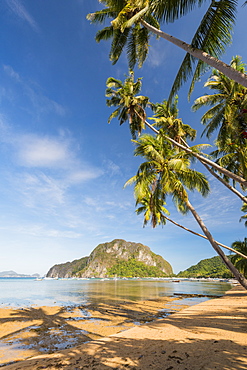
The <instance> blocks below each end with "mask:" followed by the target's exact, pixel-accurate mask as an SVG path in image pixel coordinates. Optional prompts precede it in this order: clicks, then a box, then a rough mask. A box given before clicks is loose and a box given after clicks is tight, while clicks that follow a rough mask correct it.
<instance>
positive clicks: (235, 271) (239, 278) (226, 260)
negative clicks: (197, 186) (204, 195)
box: [186, 200, 247, 290]
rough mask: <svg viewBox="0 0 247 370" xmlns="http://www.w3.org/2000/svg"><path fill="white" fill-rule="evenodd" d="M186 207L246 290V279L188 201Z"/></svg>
mask: <svg viewBox="0 0 247 370" xmlns="http://www.w3.org/2000/svg"><path fill="white" fill-rule="evenodd" d="M186 206H187V207H188V209H189V210H190V212H191V213H192V215H193V216H194V218H195V220H196V221H197V223H198V225H199V226H200V228H201V229H202V231H203V233H204V235H205V236H206V238H207V239H208V241H209V242H210V244H211V245H212V247H213V248H214V250H215V251H216V252H217V254H218V255H219V256H220V257H221V259H222V261H223V262H224V264H225V265H226V266H227V267H228V269H229V270H230V271H231V273H232V274H233V275H234V276H235V278H236V279H237V280H238V282H239V283H240V284H241V285H242V286H243V287H244V288H245V289H246V290H247V279H245V277H244V276H243V275H242V274H241V273H240V272H239V271H238V270H237V269H236V267H235V266H234V265H233V264H232V262H231V261H230V260H229V258H227V256H226V255H225V254H224V252H223V251H222V250H221V248H220V247H219V245H218V244H217V242H216V241H215V240H214V238H213V237H212V235H211V233H210V232H209V230H208V229H207V227H206V225H205V224H204V222H203V221H202V219H201V218H200V216H199V215H198V213H197V212H196V210H195V208H194V207H193V206H192V204H191V203H190V202H189V200H186Z"/></svg>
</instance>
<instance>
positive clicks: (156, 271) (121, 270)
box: [46, 239, 173, 278]
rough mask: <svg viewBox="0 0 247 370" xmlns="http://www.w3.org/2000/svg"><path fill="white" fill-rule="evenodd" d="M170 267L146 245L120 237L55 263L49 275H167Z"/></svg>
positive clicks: (51, 276)
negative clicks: (60, 262) (77, 257)
mask: <svg viewBox="0 0 247 370" xmlns="http://www.w3.org/2000/svg"><path fill="white" fill-rule="evenodd" d="M171 275H173V270H172V266H171V265H170V263H169V262H167V261H166V260H165V259H164V258H163V257H161V256H159V255H158V254H155V253H153V252H152V251H151V250H150V248H149V247H147V246H145V245H143V244H141V243H134V242H127V241H125V240H123V239H115V240H113V241H111V242H108V243H103V244H99V245H98V246H97V247H96V248H95V249H94V250H93V251H92V253H91V254H90V256H89V257H83V258H81V259H78V260H74V261H72V262H66V263H62V264H57V265H54V266H53V267H51V268H50V270H49V271H48V273H47V274H46V277H50V278H71V277H83V278H92V277H97V278H106V277H114V276H118V277H166V276H171Z"/></svg>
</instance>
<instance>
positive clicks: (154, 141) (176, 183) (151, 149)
mask: <svg viewBox="0 0 247 370" xmlns="http://www.w3.org/2000/svg"><path fill="white" fill-rule="evenodd" d="M135 144H136V149H135V155H136V156H141V157H143V158H145V160H146V161H145V162H143V163H142V164H141V165H140V167H139V169H138V171H137V174H136V176H134V177H132V178H131V179H130V180H129V181H128V182H127V184H131V183H134V184H135V188H134V193H135V197H136V203H137V204H142V205H143V200H145V201H148V204H149V212H153V213H154V214H157V215H159V214H160V213H161V211H162V210H164V208H163V207H164V205H165V199H166V197H167V196H171V197H172V200H173V202H174V203H175V205H176V207H177V208H178V210H179V211H180V212H182V213H187V212H188V211H190V212H191V213H192V215H193V216H194V218H195V220H196V221H197V223H198V224H199V226H200V228H201V229H202V231H203V233H204V235H205V236H206V238H207V239H208V240H209V242H210V243H211V245H212V247H213V248H214V250H215V251H216V252H217V253H218V254H219V255H220V257H221V259H222V261H223V262H224V263H225V265H226V266H227V267H228V268H229V270H230V271H231V272H232V273H233V275H234V276H235V277H236V279H237V280H238V281H239V282H240V284H242V286H243V287H245V289H247V280H246V279H245V278H244V277H243V276H242V275H241V274H240V273H239V271H238V270H237V269H236V268H235V266H234V265H233V264H232V263H231V261H230V260H229V259H228V258H227V257H226V256H225V254H224V253H223V251H222V250H221V248H220V247H219V246H218V244H217V242H216V241H215V240H214V239H213V237H212V235H211V234H210V232H209V230H208V229H207V227H206V226H205V224H204V222H203V221H202V219H201V218H200V216H199V215H198V213H197V212H196V210H195V209H194V207H193V206H192V204H191V203H190V201H189V196H188V190H189V191H193V190H197V191H199V192H200V193H201V194H202V195H203V196H206V195H207V194H208V192H209V186H208V182H207V180H206V178H205V176H204V175H203V174H201V173H199V172H197V171H195V170H192V169H191V168H190V161H189V159H188V158H187V157H186V156H183V153H181V152H178V151H177V150H176V149H175V148H172V147H171V144H170V143H169V142H167V141H166V140H164V138H163V137H162V135H157V136H156V137H154V136H151V135H147V134H146V135H142V136H141V137H140V138H139V139H138V140H137V141H135ZM144 206H145V207H146V209H148V208H147V206H146V205H145V204H144ZM139 211H141V210H140V209H139V210H138V212H139ZM148 217H149V215H148V214H146V219H148ZM157 222H162V221H159V218H157V216H156V220H154V225H155V224H157Z"/></svg>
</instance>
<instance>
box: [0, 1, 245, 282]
mask: <svg viewBox="0 0 247 370" xmlns="http://www.w3.org/2000/svg"><path fill="white" fill-rule="evenodd" d="M95 9H99V4H98V1H96V0H90V1H88V0H72V1H67V0H49V1H48V0H42V1H38V0H22V1H21V0H2V1H1V3H0V17H1V34H0V45H1V50H2V52H1V53H0V79H1V84H0V108H1V109H0V156H1V161H0V189H1V192H0V209H1V212H0V252H1V259H0V271H4V270H15V271H16V272H19V273H29V274H33V273H36V272H38V273H39V274H41V275H43V274H45V273H46V272H47V271H48V269H49V268H50V267H51V266H52V265H54V264H55V263H62V262H66V261H72V260H73V259H77V258H81V257H83V256H86V255H89V254H90V252H91V251H92V250H93V249H94V248H95V247H96V246H97V245H98V244H99V243H103V242H107V241H111V240H113V239H115V238H122V239H125V240H128V241H133V242H141V243H143V244H145V245H148V246H149V247H150V248H151V249H152V250H153V251H154V252H155V253H157V254H160V255H162V256H163V257H164V258H165V259H167V260H168V261H169V262H170V263H171V264H172V266H173V269H174V271H175V272H178V271H180V270H183V269H186V268H188V267H189V266H191V265H192V264H195V263H197V262H198V261H199V260H201V259H203V258H209V257H212V256H214V255H215V253H214V251H213V250H212V248H211V246H210V244H209V243H208V242H207V241H204V240H201V239H200V238H197V237H195V236H193V235H190V234H189V233H187V232H185V231H183V230H180V229H179V228H177V227H175V226H173V225H168V224H167V225H166V226H165V227H163V228H161V227H159V228H156V229H154V230H153V229H152V228H151V227H150V226H147V227H146V228H143V227H142V223H143V220H142V216H136V214H135V207H134V198H133V191H132V188H130V187H129V188H126V189H123V185H124V183H125V181H126V180H128V179H129V178H130V177H131V176H133V175H134V174H135V172H136V170H137V167H138V164H139V163H140V162H139V159H137V158H134V157H133V149H134V147H133V144H132V143H131V141H130V133H129V130H128V127H127V125H126V127H124V126H122V127H119V125H118V122H117V121H115V122H114V121H112V123H111V124H110V125H108V124H107V119H108V116H109V115H110V113H111V109H110V108H107V107H106V105H105V96H104V95H105V82H106V79H107V78H108V77H109V76H113V77H116V78H120V79H123V78H124V75H125V74H126V73H127V72H128V67H127V63H126V59H125V57H124V56H123V57H122V58H121V60H120V61H119V62H118V63H117V64H116V65H115V66H112V65H111V63H110V61H109V60H108V53H109V43H107V42H101V43H99V44H97V43H96V42H95V40H94V36H95V33H96V31H97V29H98V28H97V27H96V26H95V25H90V23H89V22H88V21H87V20H86V15H87V14H88V13H90V12H93V11H94V10H95ZM202 14H203V9H201V10H199V11H196V12H194V13H193V15H190V16H189V17H187V18H186V19H185V20H182V21H179V22H176V23H175V24H172V25H168V26H164V27H162V28H163V29H164V30H166V31H167V32H170V33H172V34H173V35H175V36H177V37H180V38H182V39H183V40H185V41H187V42H189V41H190V38H191V35H192V34H193V32H194V30H195V28H196V26H197V24H198V22H199V20H200V18H201V16H202ZM245 15H246V8H244V7H240V8H239V15H238V18H237V22H236V27H235V30H234V35H233V44H232V46H231V47H230V48H229V49H228V50H227V53H226V55H224V57H223V60H224V61H226V62H228V63H229V61H230V60H231V57H232V56H233V55H236V54H239V55H241V56H242V57H243V60H244V61H247V51H246V44H244V42H245V41H244V37H243V35H244V34H245V29H246V28H245V27H244V22H245ZM183 55H184V53H183V52H182V51H180V50H178V49H177V48H176V47H175V46H173V45H169V44H168V43H167V42H166V41H164V40H158V41H156V40H155V39H153V40H152V46H151V49H150V54H149V57H148V59H147V61H146V63H145V66H144V67H143V68H142V69H141V70H136V77H143V91H142V93H143V95H148V96H149V97H150V100H151V101H153V102H161V101H162V100H163V99H165V98H167V97H168V93H169V88H170V86H171V84H172V81H173V78H174V76H175V74H176V70H177V69H178V67H179V64H180V62H181V60H182V58H183ZM202 81H205V77H203V78H202ZM204 92H206V91H205V89H203V86H202V83H198V84H197V86H196V90H195V92H194V94H193V96H192V99H191V101H192V102H193V100H194V99H195V98H196V97H198V96H200V95H202V94H203V93H204ZM186 93H187V88H186V86H185V87H184V88H183V89H182V90H181V92H180V94H179V109H180V117H182V118H183V120H184V122H185V123H189V124H191V125H192V126H193V127H194V128H197V129H198V131H199V132H201V130H202V128H201V125H200V116H201V112H198V113H196V114H195V113H192V112H191V103H188V101H187V95H186ZM198 142H207V141H206V139H201V138H200V137H199V139H198ZM198 168H199V167H198ZM209 179H210V183H211V194H210V195H209V196H208V197H207V198H206V199H204V198H203V199H202V198H201V197H200V196H198V195H197V194H192V196H191V202H192V203H193V205H194V206H195V208H196V209H197V210H198V213H199V214H200V215H201V217H202V218H203V220H204V221H205V223H206V225H207V226H208V228H209V229H210V231H211V233H212V234H213V236H214V237H215V239H216V240H218V241H220V242H222V243H225V244H227V245H229V246H230V245H231V243H232V242H233V241H235V240H242V239H243V238H244V236H245V235H246V230H245V229H244V226H243V223H239V218H240V216H241V215H242V214H241V212H240V207H241V202H240V201H239V200H238V198H236V197H235V196H234V195H232V194H231V193H230V192H229V191H228V190H226V189H224V188H223V187H222V186H221V185H220V184H218V182H217V181H215V180H212V179H211V178H210V177H209ZM169 210H170V212H171V218H173V219H174V220H176V221H177V222H180V223H182V224H183V225H185V226H187V227H190V228H192V229H194V230H197V231H199V229H198V227H197V225H196V224H195V221H194V220H193V219H192V217H191V216H189V215H187V216H185V217H184V216H182V215H180V214H178V213H177V212H176V210H175V209H174V207H173V206H172V205H170V204H169Z"/></svg>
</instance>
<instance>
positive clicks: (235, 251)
mask: <svg viewBox="0 0 247 370" xmlns="http://www.w3.org/2000/svg"><path fill="white" fill-rule="evenodd" d="M162 217H164V218H165V219H166V220H167V221H169V222H171V223H172V224H174V225H176V226H178V227H181V229H184V230H186V231H188V232H189V233H191V234H194V235H197V236H200V237H201V238H204V239H208V238H207V237H206V236H205V235H202V234H200V233H197V232H195V231H193V230H190V229H188V228H187V227H185V226H183V225H180V224H178V223H177V222H175V221H173V220H172V219H171V218H169V217H167V216H165V215H163V214H162ZM215 242H216V243H217V244H218V245H220V246H221V247H223V248H225V249H228V250H229V251H232V252H234V253H236V254H238V255H239V256H241V257H243V258H245V259H247V256H246V255H245V254H243V253H241V252H239V251H237V250H235V249H233V248H230V247H227V246H226V245H224V244H221V243H219V242H217V241H215Z"/></svg>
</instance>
